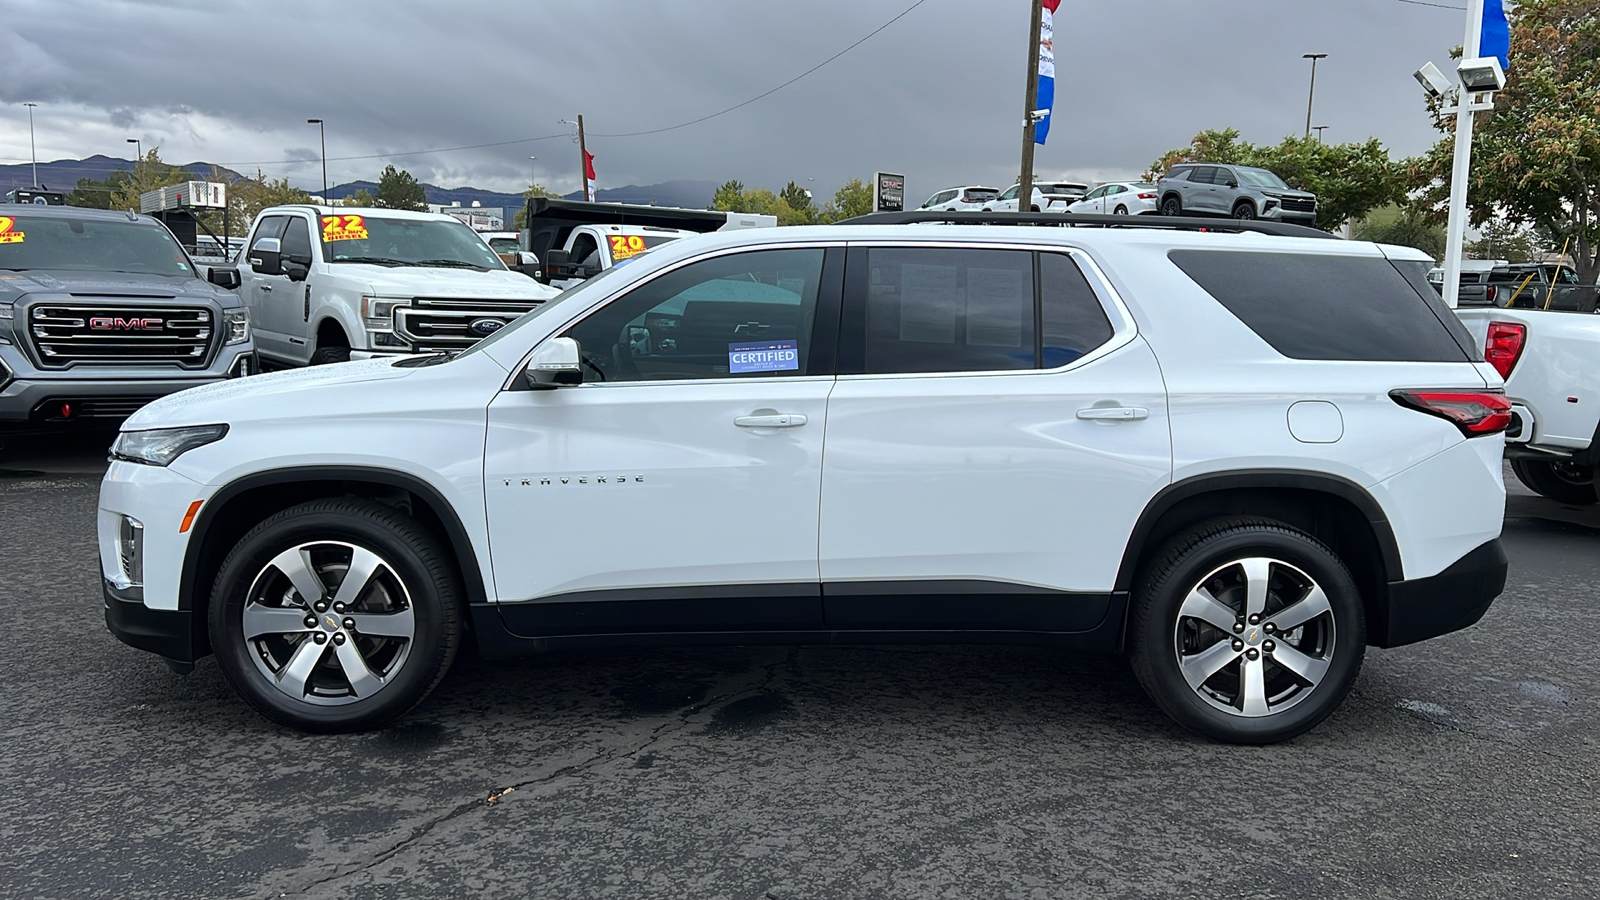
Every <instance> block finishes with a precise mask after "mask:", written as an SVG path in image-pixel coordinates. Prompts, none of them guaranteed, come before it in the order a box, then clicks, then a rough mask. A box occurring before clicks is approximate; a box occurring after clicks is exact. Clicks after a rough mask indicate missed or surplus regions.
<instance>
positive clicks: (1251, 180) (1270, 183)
mask: <svg viewBox="0 0 1600 900" xmlns="http://www.w3.org/2000/svg"><path fill="white" fill-rule="evenodd" d="M1239 183H1240V184H1242V185H1245V186H1246V187H1259V188H1277V189H1279V190H1282V189H1284V188H1287V187H1288V186H1289V185H1287V184H1285V183H1284V181H1283V179H1282V178H1279V177H1278V176H1277V175H1274V174H1273V173H1272V172H1270V171H1268V170H1266V169H1256V168H1251V167H1250V166H1240V167H1239Z"/></svg>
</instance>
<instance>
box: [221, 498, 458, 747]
mask: <svg viewBox="0 0 1600 900" xmlns="http://www.w3.org/2000/svg"><path fill="white" fill-rule="evenodd" d="M448 559H449V557H448V556H447V555H446V554H445V552H444V550H443V548H441V547H440V546H439V543H438V541H437V540H435V539H434V538H433V536H432V535H431V534H429V533H428V532H427V531H425V530H424V529H422V528H421V527H419V526H418V525H417V524H416V523H415V522H413V521H412V520H411V519H409V518H407V517H406V516H404V515H402V514H401V513H399V512H398V511H396V510H394V509H391V508H389V507H387V506H383V505H381V504H378V503H374V502H372V501H369V500H361V499H357V498H354V497H345V498H339V499H327V500H316V501H312V502H310V503H303V504H301V505H299V506H295V507H291V508H290V509H286V510H284V511H282V512H280V513H277V514H276V515H273V516H271V517H270V518H268V519H267V520H266V521H264V522H262V523H261V524H260V525H257V526H256V527H255V528H254V529H252V530H251V531H250V533H249V534H247V535H245V536H244V538H243V539H241V540H240V541H239V543H238V545H237V546H235V547H234V548H233V552H231V553H230V554H228V557H227V559H226V560H224V561H223V564H222V570H221V572H219V573H218V575H217V581H216V586H215V588H214V589H213V591H212V595H211V605H210V609H209V611H208V625H209V627H210V636H211V646H212V649H213V650H214V651H215V652H216V654H217V662H218V664H219V665H220V666H221V668H222V672H223V674H224V675H225V676H226V677H227V679H228V681H229V683H231V684H232V685H233V687H234V690H236V691H238V693H239V695H240V696H241V697H243V698H244V699H245V701H246V702H247V703H249V704H250V705H251V706H253V707H255V709H256V710H257V711H259V712H260V713H262V714H263V715H265V716H267V717H268V718H271V719H273V720H275V721H277V722H280V723H282V724H284V725H288V726H290V727H293V728H298V729H301V730H304V731H316V732H347V731H361V730H365V729H369V728H377V727H379V726H381V725H384V724H385V723H387V722H389V721H391V720H393V719H395V718H396V717H398V716H400V715H403V714H404V713H406V712H407V711H408V710H410V709H411V708H412V707H414V706H416V705H417V704H418V703H420V702H422V699H423V698H424V697H426V696H427V694H428V692H429V691H431V690H432V689H433V687H434V685H436V684H438V683H439V680H440V679H441V678H443V677H444V673H445V671H446V670H447V669H448V668H449V667H450V662H451V660H453V659H454V657H455V654H456V648H457V646H458V644H459V643H460V639H461V622H460V609H459V606H458V602H457V598H458V595H459V592H458V590H457V587H456V578H455V576H454V573H453V571H452V569H451V566H450V565H449V563H448Z"/></svg>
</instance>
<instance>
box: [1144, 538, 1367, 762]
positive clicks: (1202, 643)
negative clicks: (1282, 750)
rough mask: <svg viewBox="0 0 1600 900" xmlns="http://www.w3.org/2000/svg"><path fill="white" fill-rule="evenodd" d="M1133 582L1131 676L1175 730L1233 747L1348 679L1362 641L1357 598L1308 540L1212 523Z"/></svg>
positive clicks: (1320, 711)
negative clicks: (1175, 724) (1182, 729)
mask: <svg viewBox="0 0 1600 900" xmlns="http://www.w3.org/2000/svg"><path fill="white" fill-rule="evenodd" d="M1141 574H1142V577H1141V579H1140V583H1139V586H1138V589H1137V591H1136V593H1135V596H1134V607H1133V619H1132V622H1131V623H1130V628H1129V641H1130V645H1131V648H1132V649H1131V656H1132V662H1133V670H1134V673H1135V674H1136V675H1137V676H1138V678H1139V682H1140V683H1141V684H1142V685H1143V686H1144V689H1145V691H1146V692H1147V693H1149V695H1150V697H1151V698H1152V699H1153V700H1155V702H1156V704H1157V705H1158V706H1160V707H1161V708H1162V710H1164V711H1165V712H1166V713H1167V714H1168V715H1170V716H1172V718H1173V719H1175V720H1177V722H1178V723H1179V724H1180V725H1182V726H1184V727H1185V728H1188V729H1190V730H1191V731H1195V732H1198V733H1200V734H1202V735H1205V736H1206V737H1209V738H1213V739H1215V740H1219V741H1227V742H1230V743H1237V744H1268V743H1273V742H1275V741H1282V740H1287V739H1289V738H1292V737H1295V736H1296V735H1299V734H1301V733H1303V732H1305V731H1307V730H1309V729H1310V728H1312V727H1314V726H1315V725H1316V724H1317V723H1319V722H1321V721H1322V720H1323V719H1325V718H1327V717H1328V715H1329V714H1330V713H1332V712H1333V710H1334V709H1335V708H1336V707H1337V706H1338V705H1339V703H1340V702H1341V701H1343V700H1344V697H1345V694H1347V693H1348V692H1349V690H1350V686H1351V684H1353V683H1354V682H1355V677H1356V673H1357V672H1359V671H1360V669H1361V660H1362V657H1363V656H1364V654H1365V652H1366V643H1367V638H1366V621H1365V616H1364V614H1363V611H1362V605H1361V596H1360V592H1359V591H1358V589H1357V588H1356V585H1355V581H1354V579H1352V578H1351V576H1350V571H1349V570H1348V569H1347V568H1346V567H1345V565H1344V563H1343V562H1341V561H1340V559H1339V558H1338V557H1337V556H1335V555H1334V553H1333V551H1331V550H1329V549H1328V548H1327V547H1326V546H1325V545H1323V544H1322V543H1321V542H1320V541H1318V540H1317V539H1316V538H1313V537H1311V536H1310V535H1307V534H1304V533H1302V532H1300V531H1296V530H1295V529H1292V528H1289V527H1288V526H1285V525H1283V524H1281V523H1278V522H1272V521H1268V520H1263V519H1225V520H1217V521H1213V522H1210V523H1207V524H1205V525H1202V526H1200V527H1198V528H1195V529H1193V530H1191V531H1188V532H1186V533H1184V534H1182V535H1180V536H1179V537H1178V538H1176V539H1175V540H1173V541H1172V542H1170V543H1169V544H1167V545H1166V547H1165V548H1164V549H1163V552H1162V553H1161V554H1160V555H1159V556H1157V557H1156V559H1155V561H1154V562H1152V563H1151V564H1150V565H1149V566H1148V567H1147V569H1146V570H1145V571H1144V572H1143V573H1141Z"/></svg>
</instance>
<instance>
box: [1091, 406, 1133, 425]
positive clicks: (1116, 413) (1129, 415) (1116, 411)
mask: <svg viewBox="0 0 1600 900" xmlns="http://www.w3.org/2000/svg"><path fill="white" fill-rule="evenodd" d="M1078 418H1080V419H1091V420H1095V421H1101V422H1106V421H1109V422H1136V421H1138V420H1140V419H1148V418H1150V410H1148V409H1145V408H1144V407H1142V406H1091V407H1089V408H1088V409H1080V410H1078Z"/></svg>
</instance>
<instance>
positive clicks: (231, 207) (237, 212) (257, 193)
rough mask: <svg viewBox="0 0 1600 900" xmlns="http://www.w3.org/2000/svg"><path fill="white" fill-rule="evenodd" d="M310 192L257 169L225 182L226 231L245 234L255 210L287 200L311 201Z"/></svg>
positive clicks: (253, 217) (281, 203)
mask: <svg viewBox="0 0 1600 900" xmlns="http://www.w3.org/2000/svg"><path fill="white" fill-rule="evenodd" d="M310 202H311V195H310V194H307V193H306V192H305V191H302V190H300V189H299V188H294V187H290V186H289V179H287V178H279V179H277V180H273V179H270V178H268V177H267V176H265V175H263V174H261V170H259V169H257V170H256V177H254V178H241V179H239V180H237V181H235V182H233V183H232V184H230V185H228V218H229V219H230V220H231V221H230V222H229V227H228V230H229V231H234V232H237V233H238V234H241V235H242V234H244V233H245V232H246V231H248V230H249V228H250V223H251V222H254V221H255V218H256V214H257V213H259V212H261V211H262V210H263V209H266V208H267V207H269V206H282V205H284V204H286V203H310Z"/></svg>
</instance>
